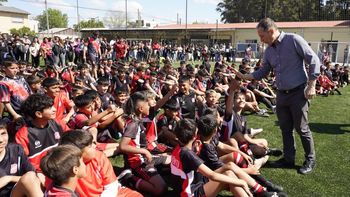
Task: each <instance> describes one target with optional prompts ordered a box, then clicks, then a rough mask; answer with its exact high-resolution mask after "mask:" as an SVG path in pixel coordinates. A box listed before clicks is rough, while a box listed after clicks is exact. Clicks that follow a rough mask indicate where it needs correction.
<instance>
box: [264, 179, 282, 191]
mask: <svg viewBox="0 0 350 197" xmlns="http://www.w3.org/2000/svg"><path fill="white" fill-rule="evenodd" d="M263 186H265V187H266V189H267V191H269V192H282V191H283V187H281V186H279V185H276V184H274V183H272V182H270V181H266V183H265V184H263Z"/></svg>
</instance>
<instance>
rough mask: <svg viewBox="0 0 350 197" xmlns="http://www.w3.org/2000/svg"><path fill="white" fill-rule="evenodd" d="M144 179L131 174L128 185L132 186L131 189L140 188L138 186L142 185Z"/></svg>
mask: <svg viewBox="0 0 350 197" xmlns="http://www.w3.org/2000/svg"><path fill="white" fill-rule="evenodd" d="M141 181H142V179H141V178H139V177H137V176H135V175H133V176H131V177H130V178H129V179H128V180H127V185H128V186H129V187H130V188H131V189H138V186H139V185H140V183H141Z"/></svg>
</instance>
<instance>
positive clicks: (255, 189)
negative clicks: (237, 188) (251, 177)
mask: <svg viewBox="0 0 350 197" xmlns="http://www.w3.org/2000/svg"><path fill="white" fill-rule="evenodd" d="M250 190H251V191H252V193H254V194H257V196H259V194H262V193H263V192H265V188H264V187H263V186H261V185H260V184H259V183H256V184H255V185H254V187H252V188H250Z"/></svg>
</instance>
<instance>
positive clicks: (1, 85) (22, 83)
mask: <svg viewBox="0 0 350 197" xmlns="http://www.w3.org/2000/svg"><path fill="white" fill-rule="evenodd" d="M31 93H32V90H31V89H30V87H29V85H28V83H27V82H26V80H25V79H24V78H23V77H20V76H17V77H15V78H9V77H4V78H3V79H2V80H1V81H0V101H1V102H2V103H9V102H10V103H11V106H12V108H13V109H14V110H15V111H16V112H17V113H19V111H20V108H21V104H22V102H23V101H24V100H25V99H26V98H27V97H28V96H29V95H30V94H31Z"/></svg>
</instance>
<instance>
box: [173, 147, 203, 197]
mask: <svg viewBox="0 0 350 197" xmlns="http://www.w3.org/2000/svg"><path fill="white" fill-rule="evenodd" d="M201 164H203V161H202V160H201V159H200V158H199V157H198V156H197V155H196V154H195V153H194V152H193V151H191V150H189V149H188V148H186V147H180V146H179V145H178V146H176V148H175V149H174V151H173V152H172V154H171V165H170V167H171V174H172V175H173V177H174V179H176V181H174V183H175V184H174V187H173V188H174V191H175V193H176V194H177V195H179V196H181V197H185V196H186V197H188V196H200V192H198V191H200V188H202V187H203V185H204V177H203V175H202V174H201V173H199V172H197V170H198V167H199V166H200V165H201Z"/></svg>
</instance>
